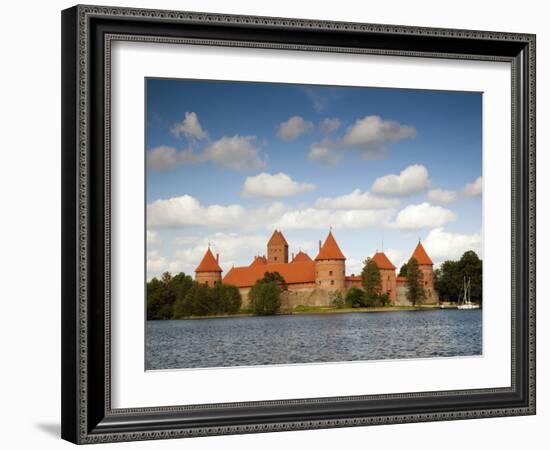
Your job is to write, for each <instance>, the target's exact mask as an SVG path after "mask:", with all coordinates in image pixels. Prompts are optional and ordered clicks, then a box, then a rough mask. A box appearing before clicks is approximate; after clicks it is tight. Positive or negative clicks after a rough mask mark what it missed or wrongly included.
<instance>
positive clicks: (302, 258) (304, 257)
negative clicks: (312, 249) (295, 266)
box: [291, 250, 312, 263]
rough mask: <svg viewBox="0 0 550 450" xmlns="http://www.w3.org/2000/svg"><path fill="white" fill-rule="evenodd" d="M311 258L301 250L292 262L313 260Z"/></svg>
mask: <svg viewBox="0 0 550 450" xmlns="http://www.w3.org/2000/svg"><path fill="white" fill-rule="evenodd" d="M311 260H312V259H311V258H310V257H309V255H308V254H307V253H305V252H303V251H301V250H300V251H299V252H298V254H297V255H296V256H295V257H294V259H293V260H292V261H291V262H293V263H294V262H304V261H311Z"/></svg>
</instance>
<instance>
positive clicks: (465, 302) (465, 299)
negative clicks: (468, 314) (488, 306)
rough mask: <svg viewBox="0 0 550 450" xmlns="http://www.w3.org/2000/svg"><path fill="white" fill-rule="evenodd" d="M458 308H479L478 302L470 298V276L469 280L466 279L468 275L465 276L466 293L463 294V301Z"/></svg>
mask: <svg viewBox="0 0 550 450" xmlns="http://www.w3.org/2000/svg"><path fill="white" fill-rule="evenodd" d="M457 308H458V309H479V305H478V304H476V303H472V301H471V300H470V278H468V281H466V277H464V293H463V296H462V302H459V304H458V306H457Z"/></svg>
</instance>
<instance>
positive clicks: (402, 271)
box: [397, 263, 407, 277]
mask: <svg viewBox="0 0 550 450" xmlns="http://www.w3.org/2000/svg"><path fill="white" fill-rule="evenodd" d="M397 276H398V277H406V276H407V263H403V265H402V266H401V268H400V269H399V275H397Z"/></svg>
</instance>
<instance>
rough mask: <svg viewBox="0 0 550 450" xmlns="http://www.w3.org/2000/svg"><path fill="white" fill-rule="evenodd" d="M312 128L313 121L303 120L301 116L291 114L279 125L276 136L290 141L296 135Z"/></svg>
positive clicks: (296, 136)
mask: <svg viewBox="0 0 550 450" xmlns="http://www.w3.org/2000/svg"><path fill="white" fill-rule="evenodd" d="M313 128H314V127H313V123H311V122H309V121H307V120H305V119H304V118H303V117H300V116H293V117H290V118H289V119H288V120H287V121H286V122H283V123H281V124H280V125H279V127H278V129H277V136H279V137H280V138H281V139H282V140H283V141H285V142H290V141H293V140H294V139H296V138H298V136H300V135H302V134H305V133H308V132H310V131H311V130H313Z"/></svg>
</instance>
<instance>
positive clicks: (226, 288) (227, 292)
mask: <svg viewBox="0 0 550 450" xmlns="http://www.w3.org/2000/svg"><path fill="white" fill-rule="evenodd" d="M216 290H217V295H218V296H219V298H220V306H221V311H220V312H223V313H226V314H235V313H238V312H239V310H240V309H241V304H242V298H241V293H240V291H239V288H238V287H237V286H233V285H231V284H219V285H217V286H216Z"/></svg>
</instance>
